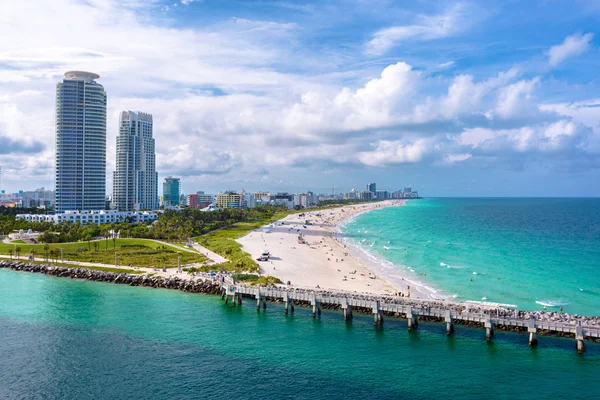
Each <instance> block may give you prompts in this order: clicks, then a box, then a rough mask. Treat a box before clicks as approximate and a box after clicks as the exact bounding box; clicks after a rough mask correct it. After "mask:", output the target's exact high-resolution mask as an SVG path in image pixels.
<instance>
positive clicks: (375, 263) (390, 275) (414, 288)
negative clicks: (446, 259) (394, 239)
mask: <svg viewBox="0 0 600 400" xmlns="http://www.w3.org/2000/svg"><path fill="white" fill-rule="evenodd" d="M404 202H406V200H404ZM403 205H404V204H403ZM368 211H371V210H367V211H364V212H360V213H358V214H356V215H353V216H351V217H349V218H346V219H344V220H343V221H341V222H340V223H339V224H338V226H337V234H339V241H341V242H343V243H344V244H346V245H347V246H348V247H347V248H348V249H349V250H350V253H351V254H352V253H354V254H353V255H354V256H355V257H356V258H358V259H360V260H361V261H362V262H364V263H365V264H367V265H368V266H370V268H371V269H372V270H374V272H376V273H377V274H380V275H381V276H382V278H383V279H385V280H386V281H388V282H389V283H390V284H391V285H393V286H394V287H398V288H401V289H404V290H407V286H409V285H410V288H411V296H412V297H414V298H419V299H432V300H454V299H453V297H452V296H449V295H446V294H444V292H443V290H441V289H438V288H436V287H434V286H433V284H432V283H431V282H428V281H427V280H425V281H424V280H422V279H419V277H418V276H417V275H412V274H410V272H411V271H412V268H411V267H410V266H400V265H398V264H394V263H393V262H391V261H389V260H388V259H386V258H385V257H384V256H383V254H381V252H380V255H376V254H373V253H372V252H370V251H369V249H367V248H365V247H363V246H361V245H360V244H359V243H354V242H352V241H351V240H349V238H347V237H345V236H344V235H345V232H344V227H345V226H346V225H347V224H349V223H351V222H352V221H353V220H354V219H355V218H356V217H358V216H359V215H361V214H364V213H366V212H368ZM413 292H414V293H413Z"/></svg>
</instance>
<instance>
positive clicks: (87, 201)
mask: <svg viewBox="0 0 600 400" xmlns="http://www.w3.org/2000/svg"><path fill="white" fill-rule="evenodd" d="M98 78H100V76H99V75H97V74H94V73H91V72H83V71H70V72H67V73H65V79H64V80H63V81H62V82H59V83H58V84H57V85H56V211H66V210H88V211H89V210H103V209H104V208H105V203H104V199H105V195H106V92H105V91H104V87H102V85H100V84H99V83H97V82H96V79H98Z"/></svg>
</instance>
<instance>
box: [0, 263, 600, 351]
mask: <svg viewBox="0 0 600 400" xmlns="http://www.w3.org/2000/svg"><path fill="white" fill-rule="evenodd" d="M0 267H2V262H1V261H0ZM219 284H220V286H221V291H220V292H217V293H219V294H221V298H222V299H224V300H225V303H226V304H227V303H228V302H229V297H231V301H232V302H233V303H234V304H235V305H239V304H241V301H242V294H245V295H249V296H254V298H255V299H256V309H257V311H260V306H261V303H262V306H263V308H266V300H267V298H269V299H270V300H273V301H276V302H281V303H283V305H284V310H285V312H286V314H287V313H289V309H290V307H291V309H292V312H294V305H295V304H306V305H308V304H310V306H311V307H312V315H313V318H316V317H317V316H318V315H320V314H321V307H322V305H324V306H326V307H327V308H332V309H338V310H341V311H343V315H344V319H345V320H351V319H352V314H353V311H354V310H360V311H362V312H364V311H366V310H369V309H371V310H372V313H373V323H374V324H375V325H376V326H380V325H381V324H382V323H383V313H384V312H385V313H389V314H391V315H403V316H405V317H406V319H407V322H408V330H409V331H412V330H416V329H417V328H418V326H419V322H418V320H419V316H423V317H424V318H432V317H433V318H435V320H437V321H440V322H443V323H445V324H446V334H447V335H452V334H454V330H455V327H454V321H455V320H456V321H461V322H462V321H469V323H470V322H473V323H476V324H477V325H479V326H481V324H482V325H483V327H484V328H485V338H486V340H487V341H488V342H489V341H491V340H492V339H493V337H494V328H495V327H496V325H498V326H499V327H501V328H503V329H505V328H508V329H511V330H512V328H514V327H517V328H519V329H518V330H521V329H522V328H526V329H527V333H529V336H528V339H529V345H530V346H536V345H537V343H538V338H537V332H538V330H540V329H543V330H544V331H549V332H557V333H558V332H562V333H570V334H574V335H575V339H576V349H577V351H578V352H579V353H582V352H584V351H585V343H584V340H585V339H590V338H591V339H594V338H600V327H598V326H597V325H596V324H595V323H590V321H589V320H587V319H586V318H583V317H577V316H575V320H576V322H575V323H574V322H573V320H572V318H569V319H566V320H565V319H559V320H555V319H549V318H547V315H546V314H547V313H545V312H520V313H517V312H516V311H514V310H507V309H505V308H504V306H511V305H502V304H494V305H491V304H489V305H488V304H483V303H482V304H480V305H477V306H473V305H472V304H471V303H469V302H467V303H464V304H463V305H462V306H461V305H460V304H457V303H447V302H445V301H444V302H440V301H436V300H421V299H408V298H398V297H392V296H387V297H386V296H377V295H374V294H373V295H372V294H362V293H359V294H357V293H351V292H345V291H323V290H319V291H314V290H305V289H298V288H288V287H261V288H258V287H252V286H246V285H243V284H236V283H235V281H234V280H233V279H232V278H229V277H225V278H223V279H222V280H221V281H220V282H219ZM511 307H512V306H511ZM559 316H560V317H562V314H560V315H559Z"/></svg>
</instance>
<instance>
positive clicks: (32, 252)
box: [29, 249, 35, 261]
mask: <svg viewBox="0 0 600 400" xmlns="http://www.w3.org/2000/svg"><path fill="white" fill-rule="evenodd" d="M29 255H31V260H32V261H34V260H35V249H31V250H29Z"/></svg>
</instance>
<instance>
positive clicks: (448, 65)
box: [438, 61, 455, 69]
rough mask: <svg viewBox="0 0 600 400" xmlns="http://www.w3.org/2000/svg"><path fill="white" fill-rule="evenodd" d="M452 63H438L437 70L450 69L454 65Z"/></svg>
mask: <svg viewBox="0 0 600 400" xmlns="http://www.w3.org/2000/svg"><path fill="white" fill-rule="evenodd" d="M454 63H455V62H454V61H447V62H444V63H440V64H438V68H440V69H446V68H450V67H452V66H453V65H454Z"/></svg>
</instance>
